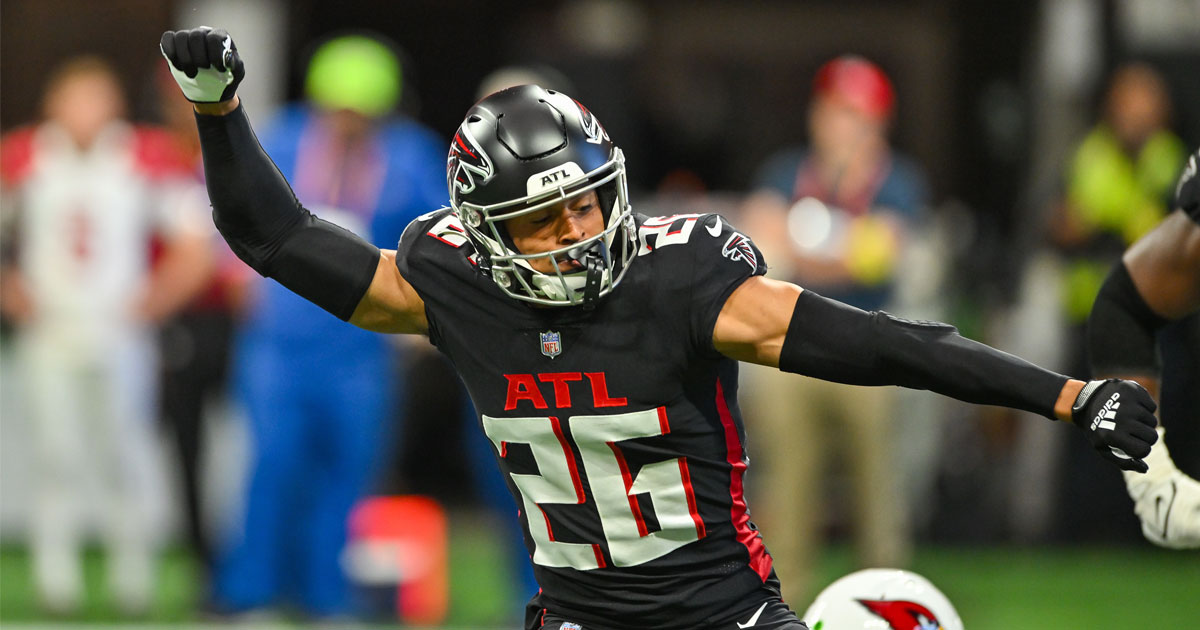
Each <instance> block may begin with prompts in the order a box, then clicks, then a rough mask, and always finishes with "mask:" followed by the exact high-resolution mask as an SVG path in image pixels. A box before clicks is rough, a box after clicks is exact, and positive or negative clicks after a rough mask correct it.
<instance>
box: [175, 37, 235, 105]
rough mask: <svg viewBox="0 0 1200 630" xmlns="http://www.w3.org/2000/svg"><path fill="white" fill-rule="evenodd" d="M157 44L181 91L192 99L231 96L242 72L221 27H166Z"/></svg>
mask: <svg viewBox="0 0 1200 630" xmlns="http://www.w3.org/2000/svg"><path fill="white" fill-rule="evenodd" d="M158 47H159V50H161V51H162V54H163V57H166V58H167V66H168V67H169V68H170V69H171V75H172V76H174V77H175V82H176V83H178V84H179V87H180V89H182V90H183V95H184V96H186V97H187V99H188V100H189V101H191V102H193V103H218V102H220V101H227V100H229V99H231V98H233V95H234V93H235V92H236V91H237V86H238V84H239V83H241V82H242V78H243V77H245V76H246V66H245V64H243V63H242V58H241V57H240V56H238V51H237V46H235V45H234V44H233V38H232V37H230V36H229V33H227V32H225V30H224V29H216V30H213V29H211V28H209V27H207V26H201V27H198V28H194V29H191V30H187V31H167V32H165V33H163V36H162V39H161V40H159V42H158Z"/></svg>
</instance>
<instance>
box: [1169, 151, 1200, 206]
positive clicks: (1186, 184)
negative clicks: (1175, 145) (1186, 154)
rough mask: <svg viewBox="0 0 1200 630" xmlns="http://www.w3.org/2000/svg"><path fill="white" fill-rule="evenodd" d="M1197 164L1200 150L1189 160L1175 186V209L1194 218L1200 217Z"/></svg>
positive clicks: (1199, 159) (1199, 181)
mask: <svg viewBox="0 0 1200 630" xmlns="http://www.w3.org/2000/svg"><path fill="white" fill-rule="evenodd" d="M1197 162H1200V149H1197V150H1196V152H1195V153H1193V154H1192V157H1190V158H1188V161H1187V164H1186V165H1184V167H1183V173H1182V174H1181V175H1180V176H1179V183H1178V184H1177V185H1176V186H1175V207H1176V208H1183V211H1184V212H1186V213H1187V214H1189V215H1191V216H1193V217H1200V175H1197V173H1196V166H1197V164H1196V163H1197Z"/></svg>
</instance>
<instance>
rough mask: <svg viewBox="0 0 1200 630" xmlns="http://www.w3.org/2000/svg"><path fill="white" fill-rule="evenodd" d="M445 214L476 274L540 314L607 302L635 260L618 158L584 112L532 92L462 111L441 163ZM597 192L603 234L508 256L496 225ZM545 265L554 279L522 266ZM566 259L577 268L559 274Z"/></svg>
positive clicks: (558, 96)
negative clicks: (449, 210)
mask: <svg viewBox="0 0 1200 630" xmlns="http://www.w3.org/2000/svg"><path fill="white" fill-rule="evenodd" d="M446 183H447V185H448V187H449V188H450V205H451V206H452V207H453V208H454V212H455V213H456V214H457V215H458V218H459V220H460V221H461V222H462V224H463V227H464V228H465V229H466V231H467V236H468V237H469V238H470V239H471V241H472V242H473V243H474V245H475V249H476V250H477V251H478V253H479V257H480V268H481V269H484V270H487V271H488V272H490V274H491V277H492V279H493V280H494V281H495V282H496V284H497V285H499V287H500V288H501V289H502V290H503V291H504V292H505V293H506V294H508V295H509V296H512V297H514V298H516V299H519V300H525V301H528V302H534V303H536V304H542V305H547V306H570V305H576V304H584V305H590V304H593V303H594V302H595V301H596V300H597V299H598V298H600V297H602V296H604V295H606V294H608V293H609V292H611V291H612V290H613V289H614V288H616V286H617V284H618V283H620V281H621V278H622V277H623V276H624V274H625V271H626V269H627V268H628V266H629V263H630V262H632V260H633V258H634V256H636V255H637V247H636V245H635V239H636V227H635V225H634V220H633V210H632V209H631V208H630V206H629V201H628V193H627V185H626V180H625V158H624V156H623V154H622V153H621V150H620V149H619V148H617V146H616V145H614V144H613V143H612V140H610V139H609V137H608V133H607V132H605V131H604V128H603V127H601V126H600V122H599V121H597V120H596V117H595V116H593V115H592V113H591V112H590V111H588V109H587V108H586V107H584V106H583V105H581V104H580V103H579V102H578V101H576V100H574V99H572V98H571V97H569V96H567V95H566V94H563V93H561V92H556V91H554V90H547V89H544V88H541V87H539V86H536V85H520V86H516V87H512V88H509V89H506V90H501V91H499V92H496V93H495V94H492V95H490V96H488V97H486V98H484V99H483V100H481V101H479V102H478V103H476V104H475V106H474V107H472V108H471V109H470V110H469V111H468V112H467V116H466V119H465V120H464V121H463V123H462V125H461V126H459V128H458V131H457V133H455V134H454V140H453V142H452V143H451V145H450V154H449V156H448V158H447V161H446ZM593 190H594V191H596V194H597V196H598V198H599V200H600V207H601V210H602V211H603V213H604V226H605V227H604V230H603V231H602V232H600V233H599V234H588V235H586V238H584V239H583V240H581V241H579V242H577V243H573V244H572V245H571V246H570V247H563V248H560V249H555V250H553V251H548V252H539V253H525V252H520V251H518V250H517V248H516V246H515V245H514V244H513V241H512V238H510V237H509V234H508V230H506V229H505V227H504V222H505V221H506V220H508V219H511V218H514V217H517V216H520V215H523V214H527V213H530V212H536V211H538V210H540V209H542V208H545V207H547V206H550V205H552V204H555V203H559V202H561V201H563V200H564V199H568V198H570V197H574V196H577V195H580V194H583V193H586V192H588V191H593ZM537 258H545V259H548V260H550V261H552V262H554V264H553V265H552V266H553V268H554V269H555V271H554V272H553V273H541V272H538V271H535V270H534V268H533V266H532V265H530V261H531V260H534V259H537ZM564 258H570V259H574V260H576V261H578V262H579V263H580V264H581V265H582V266H583V269H582V270H580V271H577V272H563V271H559V270H558V264H557V262H555V261H561V260H563V259H564Z"/></svg>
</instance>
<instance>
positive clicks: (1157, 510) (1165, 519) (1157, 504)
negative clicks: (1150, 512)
mask: <svg viewBox="0 0 1200 630" xmlns="http://www.w3.org/2000/svg"><path fill="white" fill-rule="evenodd" d="M1176 492H1178V490H1177V489H1176V487H1175V482H1174V481H1172V482H1171V498H1170V499H1168V500H1167V513H1166V514H1163V513H1162V511H1161V509H1162V503H1163V498H1162V495H1159V496H1157V497H1154V514H1155V516H1157V517H1158V521H1159V522H1160V523H1162V537H1163V539H1164V540H1165V539H1166V537H1167V526H1169V525H1170V524H1171V508H1172V507H1174V506H1175V493H1176Z"/></svg>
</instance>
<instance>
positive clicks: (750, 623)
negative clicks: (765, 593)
mask: <svg viewBox="0 0 1200 630" xmlns="http://www.w3.org/2000/svg"><path fill="white" fill-rule="evenodd" d="M720 225H721V220H720V219H717V226H718V227H717V229H720ZM714 236H715V235H714ZM769 603H771V602H763V605H762V606H759V607H758V611H757V612H755V613H754V616H753V617H751V618H750V621H747V622H746V623H742V622H740V621H739V622H738V627H739V628H749V627H750V626H753V625H754V624H756V623H758V617H759V615H761V614H762V611H764V610H766V608H767V604H769Z"/></svg>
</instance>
